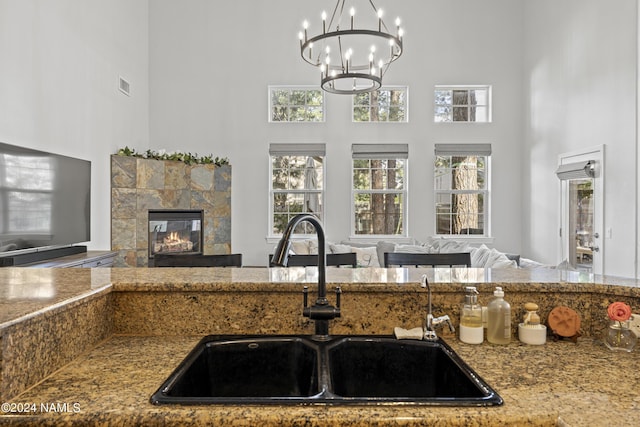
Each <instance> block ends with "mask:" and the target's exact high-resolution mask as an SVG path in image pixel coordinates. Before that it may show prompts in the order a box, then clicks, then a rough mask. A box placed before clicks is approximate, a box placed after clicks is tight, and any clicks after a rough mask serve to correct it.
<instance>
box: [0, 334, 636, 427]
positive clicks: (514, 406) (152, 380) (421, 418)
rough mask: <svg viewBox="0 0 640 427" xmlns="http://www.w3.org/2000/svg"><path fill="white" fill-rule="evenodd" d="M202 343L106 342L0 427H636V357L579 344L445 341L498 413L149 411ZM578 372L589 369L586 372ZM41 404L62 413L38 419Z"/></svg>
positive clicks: (37, 390) (24, 399)
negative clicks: (497, 401)
mask: <svg viewBox="0 0 640 427" xmlns="http://www.w3.org/2000/svg"><path fill="white" fill-rule="evenodd" d="M200 338H201V337H130V336H126V337H125V336H114V337H111V338H110V339H108V340H106V341H105V342H103V343H101V344H100V345H99V346H98V347H97V348H95V349H94V350H92V351H90V352H89V353H87V354H85V355H83V356H82V357H80V358H78V359H77V360H75V361H74V362H72V363H71V364H69V365H68V366H66V367H65V368H64V369H62V370H60V371H59V372H57V373H56V374H55V375H53V376H51V377H49V378H47V379H46V380H45V381H44V382H42V383H41V384H39V385H37V386H35V387H34V388H32V389H31V390H28V391H27V392H25V393H23V394H22V395H21V396H20V397H19V399H15V400H14V402H16V403H22V404H25V403H29V404H32V403H35V404H36V412H37V413H36V414H21V415H17V414H16V415H8V416H6V415H5V416H4V417H0V424H1V425H24V424H26V423H30V422H33V423H34V424H36V423H37V424H38V425H58V424H59V423H62V422H64V423H69V424H66V425H72V424H77V425H87V424H91V425H131V424H141V425H164V426H168V425H204V424H215V425H240V424H244V425H261V426H267V425H274V426H275V425H278V426H280V425H293V424H304V425H308V426H313V425H334V426H338V425H365V424H369V422H371V421H374V420H375V422H376V423H379V424H385V425H419V424H422V425H424V424H427V423H434V425H465V426H466V425H471V424H473V425H476V426H480V425H492V426H493V425H501V424H502V425H524V424H526V425H532V426H543V425H548V426H550V425H558V424H560V425H574V426H578V425H584V424H585V423H587V424H588V425H594V426H595V425H602V426H606V425H610V424H615V425H616V426H632V425H637V421H638V419H640V394H639V393H638V391H637V386H638V384H640V370H638V369H637V366H638V363H639V362H640V353H638V352H635V353H620V352H611V351H610V350H608V349H607V348H605V347H604V346H603V345H602V344H600V343H598V342H596V341H593V340H590V339H586V340H580V341H579V342H578V343H577V344H574V343H572V342H568V341H562V342H548V343H547V344H546V345H544V346H527V345H524V344H521V343H518V342H512V343H511V344H510V345H508V346H507V347H503V346H492V345H489V344H486V343H485V344H482V345H480V346H473V345H468V344H463V343H460V342H458V341H457V339H455V338H454V337H452V336H449V337H445V340H446V341H447V342H448V343H449V344H450V345H451V346H452V347H453V348H454V349H455V350H456V352H458V354H459V355H460V356H462V357H463V359H464V360H465V361H466V362H467V363H468V364H469V365H470V366H471V367H472V368H473V369H474V370H475V371H476V372H477V373H478V374H479V375H480V376H481V377H483V378H484V379H485V380H486V381H487V382H488V383H489V384H490V385H491V386H492V387H493V388H494V389H496V390H497V392H498V393H499V394H500V395H501V396H502V398H503V399H504V405H503V406H500V407H471V408H451V407H447V408H440V407H429V406H419V405H402V406H388V405H376V406H325V405H311V406H286V407H283V406H257V405H254V406H226V405H212V406H206V407H203V406H166V405H165V406H154V405H152V404H151V403H149V398H150V396H151V394H152V393H153V392H154V391H155V390H156V389H157V388H158V387H159V385H160V384H161V383H162V381H163V380H164V379H165V378H166V377H167V376H168V375H169V374H170V372H171V371H172V370H173V368H174V367H175V366H177V365H178V363H179V362H180V361H181V360H182V359H183V357H184V356H185V355H186V354H187V353H188V351H189V350H191V348H193V346H194V345H195V344H196V343H197V342H198V340H199V339H200ZM585 367H589V370H588V371H585ZM41 403H45V404H51V403H56V404H66V405H67V406H66V408H65V407H62V409H60V408H58V410H61V411H63V412H62V413H60V412H49V413H43V412H42V410H41V406H40V404H41Z"/></svg>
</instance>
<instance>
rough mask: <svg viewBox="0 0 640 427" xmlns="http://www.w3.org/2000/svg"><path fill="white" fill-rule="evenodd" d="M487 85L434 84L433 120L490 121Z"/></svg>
mask: <svg viewBox="0 0 640 427" xmlns="http://www.w3.org/2000/svg"><path fill="white" fill-rule="evenodd" d="M490 94H491V91H490V87H489V86H436V89H435V92H434V99H435V109H434V111H435V114H434V121H435V122H490V121H491V114H490V113H491V110H490V107H491V104H490Z"/></svg>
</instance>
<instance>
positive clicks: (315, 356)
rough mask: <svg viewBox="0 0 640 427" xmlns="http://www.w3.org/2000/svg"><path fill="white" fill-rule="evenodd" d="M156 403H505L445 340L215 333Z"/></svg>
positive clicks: (186, 361) (176, 373) (156, 397)
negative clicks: (315, 339)
mask: <svg viewBox="0 0 640 427" xmlns="http://www.w3.org/2000/svg"><path fill="white" fill-rule="evenodd" d="M151 402H152V403H154V404H183V405H184V404H193V405H203V404H336V405H342V404H384V403H411V404H422V405H434V406H494V405H501V404H502V398H501V397H500V396H499V395H498V394H497V393H496V392H495V391H494V390H493V389H492V388H491V387H490V386H489V385H487V384H486V383H485V382H484V380H482V378H480V377H479V376H478V375H477V374H476V373H475V372H474V371H473V370H472V369H471V368H470V367H469V366H468V365H467V364H466V363H465V362H464V361H463V360H462V359H461V358H460V357H459V356H458V355H457V354H456V353H455V352H454V351H453V350H452V349H451V348H450V347H449V346H448V345H447V344H446V343H445V342H444V341H442V340H440V339H439V340H437V341H434V342H431V341H413V340H397V339H395V338H394V337H391V336H377V335H376V336H371V335H368V336H363V335H362V336H361V335H348V336H331V337H330V338H329V339H328V340H326V341H314V340H313V339H312V338H311V337H310V336H306V335H305V336H303V335H277V336H246V335H242V336H239V335H236V336H233V335H211V336H207V337H205V338H203V339H202V340H201V341H200V342H199V343H198V344H197V345H196V347H195V348H194V349H193V350H192V351H191V352H190V353H189V354H188V355H187V357H186V358H185V359H184V360H183V361H182V363H180V365H179V366H178V367H177V368H176V369H175V371H174V372H173V373H172V374H171V375H170V376H169V378H168V379H167V380H166V381H165V382H164V383H163V384H162V385H161V386H160V388H159V389H158V390H157V391H156V392H155V393H154V394H153V396H152V397H151Z"/></svg>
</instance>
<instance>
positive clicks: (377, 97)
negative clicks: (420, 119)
mask: <svg viewBox="0 0 640 427" xmlns="http://www.w3.org/2000/svg"><path fill="white" fill-rule="evenodd" d="M407 91H408V89H407V88H396V89H379V90H377V91H375V92H367V93H361V94H357V95H353V115H352V118H353V121H354V122H407Z"/></svg>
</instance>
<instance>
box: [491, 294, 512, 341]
mask: <svg viewBox="0 0 640 427" xmlns="http://www.w3.org/2000/svg"><path fill="white" fill-rule="evenodd" d="M493 296H494V297H495V298H494V299H493V300H491V302H490V303H489V305H488V306H487V312H488V320H487V341H489V342H490V343H492V344H509V341H511V306H510V305H509V303H508V302H506V301H505V300H504V291H503V290H502V288H501V287H500V286H497V287H496V290H495V291H493Z"/></svg>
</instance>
